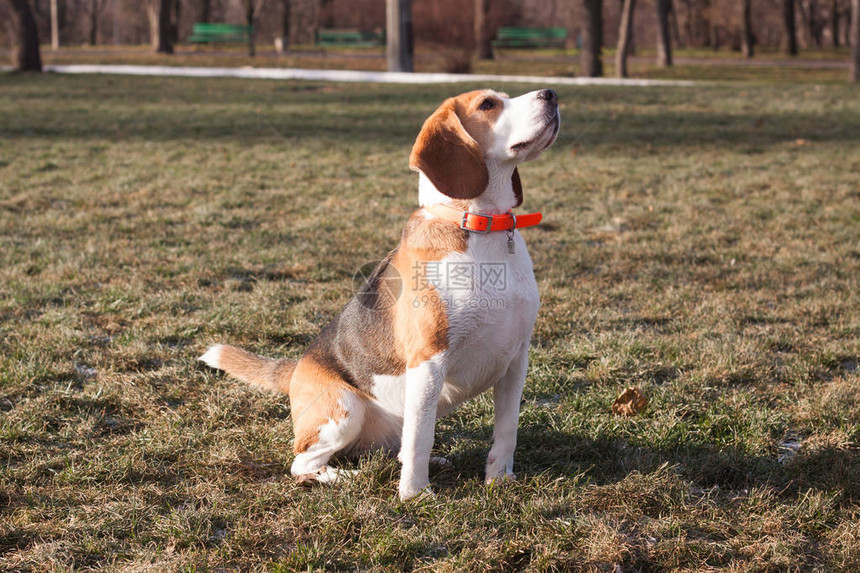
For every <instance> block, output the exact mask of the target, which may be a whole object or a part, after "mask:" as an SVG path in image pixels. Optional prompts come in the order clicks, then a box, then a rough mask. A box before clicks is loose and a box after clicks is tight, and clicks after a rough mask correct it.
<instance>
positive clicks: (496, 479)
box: [484, 472, 517, 485]
mask: <svg viewBox="0 0 860 573" xmlns="http://www.w3.org/2000/svg"><path fill="white" fill-rule="evenodd" d="M516 479H517V474H515V473H513V472H508V473H504V474H501V475H495V476H491V475H488V476H487V477H486V478H485V479H484V484H485V485H493V484H495V483H505V482H510V481H514V480H516Z"/></svg>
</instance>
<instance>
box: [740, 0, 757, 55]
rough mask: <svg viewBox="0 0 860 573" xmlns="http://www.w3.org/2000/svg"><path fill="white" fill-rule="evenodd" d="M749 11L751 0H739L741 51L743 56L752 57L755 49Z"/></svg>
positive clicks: (750, 9)
mask: <svg viewBox="0 0 860 573" xmlns="http://www.w3.org/2000/svg"><path fill="white" fill-rule="evenodd" d="M751 12H752V0H741V53H742V54H743V55H744V57H745V58H752V57H753V53H754V51H755V47H754V43H755V40H754V38H753V33H752V18H751V16H750V14H751Z"/></svg>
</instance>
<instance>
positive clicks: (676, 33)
mask: <svg viewBox="0 0 860 573" xmlns="http://www.w3.org/2000/svg"><path fill="white" fill-rule="evenodd" d="M669 29H670V30H671V31H672V43H673V44H674V45H676V46H681V26H680V25H679V24H678V5H677V4H676V3H675V1H674V0H669Z"/></svg>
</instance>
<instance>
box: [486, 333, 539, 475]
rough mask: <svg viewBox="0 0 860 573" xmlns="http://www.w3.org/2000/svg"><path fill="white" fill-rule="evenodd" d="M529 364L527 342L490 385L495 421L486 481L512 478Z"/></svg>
mask: <svg viewBox="0 0 860 573" xmlns="http://www.w3.org/2000/svg"><path fill="white" fill-rule="evenodd" d="M528 365H529V346H528V344H526V345H525V348H523V349H522V350H521V351H520V353H519V355H518V356H517V358H515V359H514V361H513V362H511V364H510V366H508V371H507V372H506V373H505V374H504V376H502V378H501V379H500V380H499V381H498V382H497V383H496V385H495V386H494V387H493V407H494V412H493V416H494V422H495V426H494V428H493V447H492V448H491V449H490V455H489V456H488V457H487V471H486V482H487V483H491V482H492V481H493V480H496V479H500V478H501V479H504V478H515V477H516V476H515V475H514V449H515V448H516V446H517V425H518V424H519V419H520V400H521V399H522V397H523V386H524V385H525V381H526V371H527V370H528Z"/></svg>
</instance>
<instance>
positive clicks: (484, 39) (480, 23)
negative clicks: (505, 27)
mask: <svg viewBox="0 0 860 573" xmlns="http://www.w3.org/2000/svg"><path fill="white" fill-rule="evenodd" d="M489 9H490V2H489V0H475V57H476V58H478V59H479V60H492V59H493V46H492V44H491V43H490V33H489V32H490V30H489V28H488V27H487V14H488V12H489Z"/></svg>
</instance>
